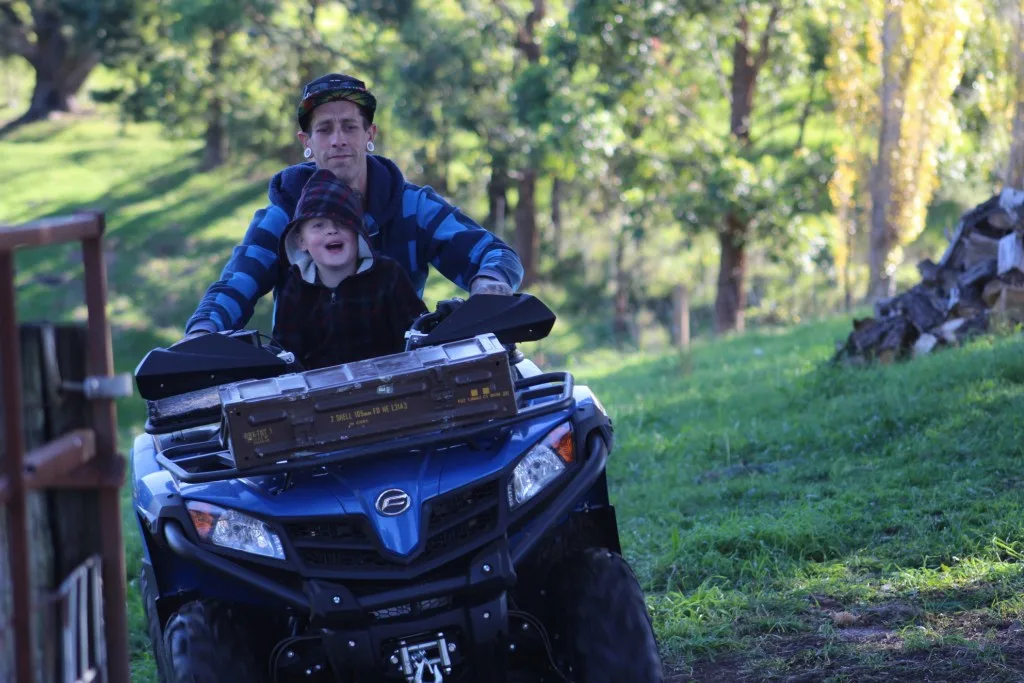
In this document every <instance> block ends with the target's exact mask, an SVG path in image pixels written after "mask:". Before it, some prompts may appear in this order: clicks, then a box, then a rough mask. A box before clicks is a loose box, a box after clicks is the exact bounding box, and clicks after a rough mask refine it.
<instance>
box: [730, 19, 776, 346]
mask: <svg viewBox="0 0 1024 683" xmlns="http://www.w3.org/2000/svg"><path fill="white" fill-rule="evenodd" d="M776 13H777V10H776V9H775V8H774V7H773V9H772V16H773V17H774V16H776ZM773 23H774V19H772V20H770V22H769V28H767V29H766V32H765V34H764V35H763V36H762V38H761V49H760V51H759V52H758V53H757V54H756V55H755V54H754V53H753V52H752V51H751V49H750V45H749V44H748V40H749V38H750V36H749V33H750V27H749V24H748V22H747V15H746V12H741V13H740V17H739V20H738V21H737V24H736V28H737V31H738V37H737V38H736V42H735V44H734V45H733V52H732V59H733V69H732V83H731V87H730V93H731V96H732V108H731V111H730V115H729V129H730V132H731V133H732V134H733V136H734V137H735V138H736V139H737V140H738V141H739V142H740V145H741V146H743V147H746V146H748V145H749V144H750V116H751V114H752V113H753V111H754V94H755V93H756V91H757V74H758V72H759V71H760V69H761V67H762V66H763V65H764V62H765V59H766V55H767V52H766V50H767V49H768V41H767V38H768V35H769V34H768V32H769V31H771V24H773ZM718 242H719V244H720V245H721V254H720V257H719V266H718V291H717V293H716V295H715V331H716V332H718V333H719V334H721V333H724V332H729V331H733V330H735V331H737V332H741V331H742V330H743V327H744V321H743V309H744V308H745V307H746V301H747V293H746V280H745V278H746V268H747V255H746V242H747V220H746V218H744V217H742V216H740V215H738V214H737V213H736V212H734V211H730V212H729V213H728V214H727V215H726V216H725V221H724V225H723V226H722V227H721V228H719V232H718Z"/></svg>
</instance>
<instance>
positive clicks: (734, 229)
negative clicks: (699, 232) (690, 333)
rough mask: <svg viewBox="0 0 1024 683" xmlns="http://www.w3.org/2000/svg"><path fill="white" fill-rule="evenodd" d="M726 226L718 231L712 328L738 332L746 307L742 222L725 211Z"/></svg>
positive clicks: (745, 226) (745, 229)
mask: <svg viewBox="0 0 1024 683" xmlns="http://www.w3.org/2000/svg"><path fill="white" fill-rule="evenodd" d="M725 224H726V229H725V230H722V231H719V233H718V243H719V245H720V248H721V259H720V261H719V266H718V292H717V295H716V296H715V332H717V333H718V334H723V333H725V332H731V331H735V332H742V331H743V329H744V326H745V320H744V310H745V309H746V307H747V281H746V275H747V250H746V244H745V243H744V240H746V236H747V224H746V222H745V221H744V220H743V219H741V218H739V217H738V216H736V214H734V213H729V214H727V215H726V217H725Z"/></svg>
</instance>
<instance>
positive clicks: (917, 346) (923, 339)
mask: <svg viewBox="0 0 1024 683" xmlns="http://www.w3.org/2000/svg"><path fill="white" fill-rule="evenodd" d="M938 343H939V339H938V337H936V336H935V335H933V334H922V335H921V336H920V337H918V338H917V341H916V342H914V358H917V357H918V356H923V355H925V354H928V353H931V352H932V349H934V348H935V347H936V346H937V345H938Z"/></svg>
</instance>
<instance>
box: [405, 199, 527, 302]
mask: <svg viewBox="0 0 1024 683" xmlns="http://www.w3.org/2000/svg"><path fill="white" fill-rule="evenodd" d="M402 215H403V216H404V217H405V218H407V219H408V218H413V219H415V221H416V225H417V228H418V229H417V232H416V254H417V257H418V260H419V261H420V262H421V263H422V262H429V263H430V264H431V265H432V266H434V267H435V268H437V270H438V272H440V273H441V274H442V275H444V276H445V277H446V278H448V279H449V280H451V281H452V282H454V283H455V284H456V285H458V286H459V287H461V288H462V289H464V290H467V291H468V290H469V285H470V283H471V282H472V281H473V278H475V277H476V276H477V275H488V276H490V277H493V278H495V279H498V280H501V281H503V282H507V283H508V284H509V286H510V287H512V289H513V290H515V289H516V288H518V287H519V284H520V283H521V282H522V280H523V264H522V262H521V261H520V260H519V256H518V255H517V254H516V252H515V251H514V250H513V249H512V248H511V247H509V246H508V245H507V244H505V243H504V242H503V241H501V239H499V238H498V237H497V236H496V235H494V234H493V233H491V232H488V231H487V230H484V229H483V228H482V227H480V226H479V225H478V224H477V223H475V222H474V221H473V220H472V219H470V218H469V217H467V216H466V215H465V214H463V213H462V212H461V211H460V210H459V209H458V208H456V207H454V206H452V205H451V204H449V203H448V202H446V201H445V200H444V199H442V198H441V197H440V196H439V195H438V194H437V193H436V192H434V190H433V189H431V188H430V187H421V188H414V187H408V188H406V190H405V195H404V196H403V198H402Z"/></svg>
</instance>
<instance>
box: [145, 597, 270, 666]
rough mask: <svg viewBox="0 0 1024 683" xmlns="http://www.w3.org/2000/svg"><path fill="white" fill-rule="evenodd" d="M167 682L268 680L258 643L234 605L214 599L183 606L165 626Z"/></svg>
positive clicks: (164, 644)
mask: <svg viewBox="0 0 1024 683" xmlns="http://www.w3.org/2000/svg"><path fill="white" fill-rule="evenodd" d="M163 646H164V658H165V661H166V666H167V669H168V670H167V671H166V672H163V673H162V677H163V678H164V679H165V680H166V681H167V683H221V682H222V681H254V682H255V683H261V682H263V681H265V680H266V674H265V671H264V669H263V667H260V666H258V665H257V663H256V657H255V654H254V651H255V650H256V648H257V645H256V643H255V642H252V641H251V640H250V639H249V638H247V634H246V631H245V629H244V628H243V627H242V626H241V624H240V623H239V621H238V617H237V616H236V615H234V614H232V610H231V608H230V607H228V606H226V605H222V604H220V603H217V602H214V601H211V600H196V601H194V602H189V603H186V604H184V605H182V606H181V609H179V610H178V611H177V612H175V613H174V616H172V617H171V619H170V621H168V622H167V628H166V629H164V642H163Z"/></svg>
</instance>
